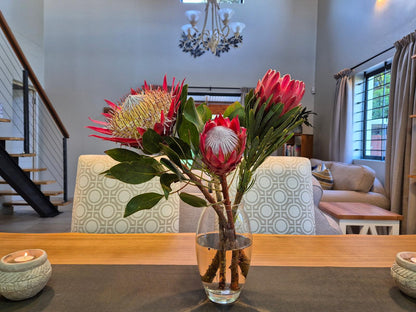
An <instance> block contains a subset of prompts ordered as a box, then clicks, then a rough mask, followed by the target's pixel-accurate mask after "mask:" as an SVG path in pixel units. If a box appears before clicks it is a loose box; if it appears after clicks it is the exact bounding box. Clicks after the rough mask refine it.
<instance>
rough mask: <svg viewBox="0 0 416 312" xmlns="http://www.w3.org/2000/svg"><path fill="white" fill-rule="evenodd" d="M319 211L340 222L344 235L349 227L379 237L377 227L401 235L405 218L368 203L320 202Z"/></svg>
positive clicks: (391, 233)
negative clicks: (358, 228)
mask: <svg viewBox="0 0 416 312" xmlns="http://www.w3.org/2000/svg"><path fill="white" fill-rule="evenodd" d="M319 209H321V210H322V211H324V212H326V213H328V214H329V215H331V216H333V217H334V218H336V219H337V220H338V224H339V226H340V228H341V231H342V233H343V234H346V233H347V227H348V226H359V227H361V228H360V234H361V235H365V234H367V233H370V234H372V235H378V232H377V227H378V226H381V227H386V228H388V231H389V234H390V235H399V233H400V220H402V219H403V216H401V215H399V214H397V213H394V212H391V211H389V210H386V209H383V208H380V207H377V206H374V205H370V204H367V203H353V202H320V203H319Z"/></svg>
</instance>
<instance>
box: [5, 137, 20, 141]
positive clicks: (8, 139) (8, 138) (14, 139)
mask: <svg viewBox="0 0 416 312" xmlns="http://www.w3.org/2000/svg"><path fill="white" fill-rule="evenodd" d="M24 140H25V139H24V138H16V137H0V141H24Z"/></svg>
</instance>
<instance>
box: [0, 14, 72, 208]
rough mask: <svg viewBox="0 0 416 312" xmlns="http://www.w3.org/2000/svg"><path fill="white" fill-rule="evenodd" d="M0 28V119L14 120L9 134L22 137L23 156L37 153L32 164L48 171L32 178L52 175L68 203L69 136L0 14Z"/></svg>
mask: <svg viewBox="0 0 416 312" xmlns="http://www.w3.org/2000/svg"><path fill="white" fill-rule="evenodd" d="M0 27H1V29H2V34H0V106H2V111H0V118H2V117H3V118H8V119H11V120H12V121H13V123H14V126H13V130H11V132H12V133H11V134H12V135H13V134H19V135H20V134H21V135H23V137H24V144H23V145H24V146H23V150H24V152H25V153H36V154H37V156H36V158H33V160H32V165H34V166H40V167H43V166H45V167H47V168H48V170H47V171H39V172H37V173H36V175H34V177H35V178H41V179H45V178H50V176H51V177H52V178H54V179H56V180H57V182H58V184H59V186H60V187H61V188H62V189H63V199H64V201H67V200H68V182H67V181H68V178H67V139H68V138H69V134H68V132H67V130H66V128H65V126H64V125H63V123H62V121H61V119H60V117H59V116H58V114H57V112H56V111H55V109H54V107H53V106H52V103H51V101H50V99H49V97H48V96H47V94H46V92H45V90H44V89H43V87H42V85H41V84H40V82H39V80H38V78H37V77H36V75H35V73H34V71H33V69H32V67H31V66H30V64H29V62H28V60H27V58H26V57H25V55H24V54H23V51H22V49H21V47H20V46H19V44H18V42H17V40H16V38H15V36H14V35H13V33H12V31H11V29H10V27H9V25H8V24H7V22H6V20H5V18H4V16H3V14H2V12H1V11H0ZM7 43H8V44H7ZM19 71H20V73H19ZM19 84H20V87H19ZM12 86H16V87H15V88H14V87H12ZM10 90H12V91H10ZM32 90H35V92H32ZM19 92H20V93H19ZM16 102H17V103H18V104H19V105H16ZM20 104H21V105H20ZM2 113H3V116H1V114H2ZM0 130H1V128H0ZM0 136H3V134H1V135H0ZM46 187H48V186H46Z"/></svg>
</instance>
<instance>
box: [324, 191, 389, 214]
mask: <svg viewBox="0 0 416 312" xmlns="http://www.w3.org/2000/svg"><path fill="white" fill-rule="evenodd" d="M321 201H323V202H359V203H367V204H371V205H374V206H378V207H380V208H384V209H389V207H390V201H389V200H388V199H387V197H386V196H384V195H382V194H379V193H374V192H368V193H367V192H356V191H343V190H329V191H324V193H323V195H322V199H321Z"/></svg>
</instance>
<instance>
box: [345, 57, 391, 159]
mask: <svg viewBox="0 0 416 312" xmlns="http://www.w3.org/2000/svg"><path fill="white" fill-rule="evenodd" d="M389 94H390V65H389V64H384V66H383V67H382V68H379V69H378V70H376V71H374V72H373V73H370V74H367V75H366V74H364V77H361V78H360V77H356V84H355V92H354V115H353V120H354V126H353V130H354V134H353V144H354V145H353V146H354V154H353V156H354V158H369V159H380V160H384V158H385V150H386V137H387V123H388V113H389Z"/></svg>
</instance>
